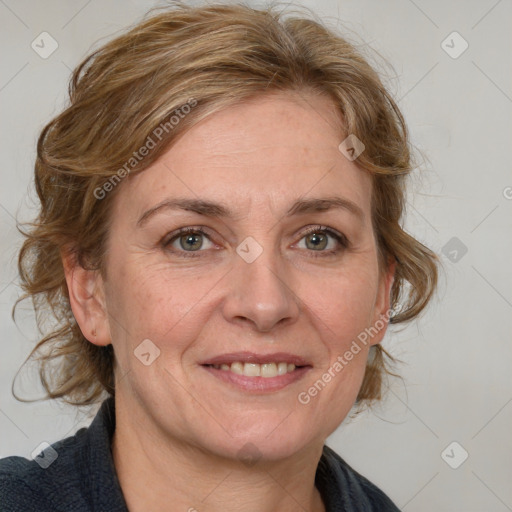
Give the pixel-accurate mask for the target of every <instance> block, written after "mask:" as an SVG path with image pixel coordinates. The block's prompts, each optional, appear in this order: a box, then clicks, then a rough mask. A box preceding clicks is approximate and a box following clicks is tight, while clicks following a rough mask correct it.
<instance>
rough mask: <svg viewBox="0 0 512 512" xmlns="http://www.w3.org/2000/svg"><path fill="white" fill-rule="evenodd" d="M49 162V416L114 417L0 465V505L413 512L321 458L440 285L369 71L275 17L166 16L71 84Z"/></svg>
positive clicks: (40, 223)
mask: <svg viewBox="0 0 512 512" xmlns="http://www.w3.org/2000/svg"><path fill="white" fill-rule="evenodd" d="M37 149H38V151H37V161H36V169H35V183H36V188H37V192H38V195H39V198H40V201H41V210H40V214H39V217H38V219H37V221H36V222H35V224H34V225H33V227H32V228H31V230H30V231H28V232H27V233H26V236H27V239H26V241H25V243H24V246H23V248H22V250H21V253H20V259H19V269H20V275H21V278H22V280H23V285H24V289H25V291H26V296H31V297H33V298H34V299H35V305H36V307H37V311H38V313H39V315H43V314H44V313H45V311H48V309H49V310H50V311H52V313H53V315H54V316H55V322H56V323H55V327H54V328H53V330H52V331H51V332H47V333H46V334H45V336H44V338H43V339H42V340H41V341H40V342H39V344H38V346H37V347H36V348H35V349H34V352H33V353H35V352H36V351H38V350H40V349H50V350H49V351H48V350H47V351H46V352H45V354H44V355H43V356H42V357H41V378H42V382H43V384H44V385H45V387H46V390H47V392H48V397H50V398H54V399H57V398H60V399H63V400H65V401H67V402H69V403H72V404H76V405H84V404H92V403H97V402H98V401H100V400H103V403H102V405H101V409H100V411H99V413H98V414H97V416H96V418H95V419H94V421H93V422H92V424H91V426H90V427H89V428H88V429H81V430H80V431H79V432H77V434H76V435H75V436H72V437H70V438H67V439H64V440H62V441H59V442H57V443H54V444H53V445H52V446H49V447H47V448H46V450H44V451H43V452H42V453H41V454H40V455H39V456H37V457H35V460H33V461H28V460H26V459H23V458H21V457H8V458H6V459H3V460H2V461H1V462H0V498H1V503H2V510H9V511H10V510H38V511H41V510H66V511H69V510H73V511H75V510H76V511H88V510H108V511H126V510H130V512H134V511H135V512H138V511H146V510H151V511H159V510H162V511H163V510H173V511H174V510H177V511H179V510H183V511H186V510H188V511H194V510H197V511H200V512H202V511H221V510H222V511H225V510H243V511H258V512H262V511H277V510H279V511H285V512H286V511H296V510H304V511H311V512H317V511H355V510H365V511H366V510H375V511H380V512H381V511H392V510H398V509H397V507H396V505H394V504H393V502H392V500H391V499H390V498H389V497H387V496H386V495H385V494H384V493H383V492H382V491H381V490H380V489H378V488H377V487H376V486H375V485H373V484H372V483H371V482H369V481H368V480H367V479H365V478H364V477H363V476H362V475H360V474H358V473H357V472H356V471H355V470H353V469H352V468H351V467H350V466H349V465H348V464H347V463H346V462H345V461H343V459H342V458H341V457H340V456H339V455H337V454H336V453H334V452H333V451H332V450H331V449H329V448H328V447H327V446H325V440H326V438H327V437H328V436H329V435H330V434H331V433H332V432H333V431H334V430H335V429H336V428H337V427H338V426H339V425H340V424H341V422H342V421H343V420H344V419H345V418H346V416H347V415H348V413H349V411H350V410H351V408H352V407H353V406H354V404H357V405H358V406H360V407H361V406H363V405H365V404H370V403H371V402H372V401H374V400H378V399H379V398H380V397H381V383H382V378H383V376H384V374H385V373H386V372H388V371H389V370H388V369H387V362H386V359H385V358H386V357H388V359H389V360H390V361H391V360H392V358H390V357H389V356H388V355H387V353H386V352H385V350H384V349H383V348H382V347H381V346H380V342H381V341H382V339H383V337H384V334H385V332H386V327H387V325H388V323H389V322H390V321H393V322H394V323H399V322H404V321H407V320H410V319H412V318H414V317H416V316H417V315H418V314H419V313H420V312H421V311H422V310H423V309H424V308H425V306H426V305H427V303H428V301H429V299H430V298H431V296H432V294H433V292H434V290H435V286H436V281H437V270H436V264H437V263H436V261H437V258H436V256H435V255H434V254H433V253H432V252H431V251H430V250H429V249H428V248H426V247H424V246H423V245H422V244H421V243H419V242H418V241H416V240H415V239H414V238H412V237H411V236H410V235H408V234H407V233H405V232H404V231H403V230H402V229H401V227H400V221H401V216H402V213H403V205H404V183H405V178H406V176H407V174H408V173H409V172H410V171H411V169H412V161H411V155H410V152H409V142H408V138H407V129H406V126H405V123H404V120H403V118H402V115H401V113H400V111H399V110H398V108H397V106H396V104H395V103H394V102H393V100H392V98H391V97H390V96H389V95H388V93H387V92H386V90H385V89H384V87H383V86H382V84H381V82H380V80H379V78H378V76H377V74H376V73H375V71H374V70H373V69H372V68H371V67H370V66H369V64H368V63H367V62H366V61H365V60H364V58H363V57H362V56H361V55H359V54H358V53H357V52H356V50H355V49H354V48H353V47H352V46H351V45H350V44H349V43H348V42H346V41H345V40H344V39H342V38H341V37H339V36H338V35H336V34H333V33H331V32H330V31H328V30H327V29H326V28H324V27H323V26H322V25H321V24H319V23H318V22H314V21H311V20H309V19H306V18H288V17H286V16H283V15H282V14H279V13H277V11H276V10H274V9H268V10H256V9H251V8H248V7H245V6H223V5H217V6H209V7H185V6H179V7H175V8H173V9H168V10H164V11H162V12H160V13H158V14H156V15H154V16H152V17H150V18H148V19H146V20H144V21H143V22H141V23H140V24H139V25H137V26H135V27H134V28H132V29H131V30H130V31H129V32H127V33H126V34H125V35H122V36H120V37H118V38H116V39H114V40H113V41H112V42H110V43H108V44H106V45H105V46H104V47H102V48H100V49H99V50H98V51H96V52H95V53H94V54H92V55H91V56H89V57H88V58H87V59H86V60H85V61H84V62H83V63H82V64H81V65H80V66H79V67H78V68H77V69H76V71H75V72H74V74H73V77H72V83H71V87H70V105H69V107H68V108H67V109H66V110H65V111H64V112H63V113H61V114H60V115H59V116H58V117H57V118H55V119H54V120H53V121H51V122H50V123H49V124H48V125H47V126H46V127H45V129H44V130H43V132H42V133H41V136H40V138H39V141H38V148H37ZM407 283H408V284H409V285H410V286H409V287H408V288H406V285H407ZM40 318H42V316H40ZM54 359H55V360H57V361H58V362H59V366H58V369H57V370H55V369H54V368H52V372H51V373H50V368H49V363H51V362H53V360H54Z"/></svg>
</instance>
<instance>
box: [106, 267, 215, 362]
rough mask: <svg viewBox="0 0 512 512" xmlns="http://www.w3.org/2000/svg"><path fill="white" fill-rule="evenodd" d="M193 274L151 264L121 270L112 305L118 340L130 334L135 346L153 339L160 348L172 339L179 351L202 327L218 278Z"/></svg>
mask: <svg viewBox="0 0 512 512" xmlns="http://www.w3.org/2000/svg"><path fill="white" fill-rule="evenodd" d="M191 274H193V273H185V274H184V273H182V272H169V269H168V267H167V266H163V265H151V264H149V265H145V266H139V265H132V266H128V265H127V266H125V268H124V270H122V271H121V270H120V271H119V272H118V273H117V275H116V276H115V278H114V279H113V280H112V281H113V282H115V283H116V284H115V286H113V287H112V289H111V292H110V297H112V299H113V300H111V301H110V305H111V307H110V308H109V309H110V310H111V312H112V317H114V322H113V329H114V331H115V332H117V334H118V335H120V336H118V339H120V338H121V337H122V338H126V337H128V338H130V343H131V344H132V345H137V344H138V343H140V341H142V340H143V339H150V340H151V341H153V342H154V343H155V344H156V345H157V346H158V347H159V348H160V349H164V348H165V347H166V346H167V345H169V340H172V347H173V351H175V352H180V349H181V348H182V347H181V346H183V347H185V346H186V345H187V343H189V342H190V340H191V339H194V337H195V335H196V334H197V332H198V331H199V330H200V328H201V325H202V323H203V322H202V321H201V319H200V318H199V317H200V316H204V315H205V314H206V313H205V311H204V309H205V308H204V306H205V304H207V294H208V291H209V290H211V289H212V287H214V286H215V283H216V282H217V281H218V277H219V276H216V278H215V279H214V278H213V277H212V274H210V275H209V276H208V275H205V274H204V273H203V274H202V275H201V277H199V276H194V275H191ZM120 331H121V332H120ZM113 338H114V336H113Z"/></svg>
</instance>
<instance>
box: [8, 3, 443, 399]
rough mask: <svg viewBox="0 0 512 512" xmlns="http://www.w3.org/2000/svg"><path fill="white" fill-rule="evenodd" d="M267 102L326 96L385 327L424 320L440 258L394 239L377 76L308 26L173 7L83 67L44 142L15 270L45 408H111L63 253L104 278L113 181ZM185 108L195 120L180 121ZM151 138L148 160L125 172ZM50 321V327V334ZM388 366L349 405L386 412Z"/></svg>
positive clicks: (396, 218)
mask: <svg viewBox="0 0 512 512" xmlns="http://www.w3.org/2000/svg"><path fill="white" fill-rule="evenodd" d="M270 91H299V92H304V91H311V92H313V93H319V94H324V95H328V96H329V97H330V98H331V99H332V100H333V102H334V103H335V105H336V108H337V109H338V111H339V114H340V116H341V118H342V119H343V122H344V125H345V128H346V132H347V134H353V135H355V136H356V137H357V138H358V139H359V140H360V141H362V142H363V143H364V146H365V150H364V152H363V153H362V154H361V155H360V156H359V157H358V159H357V163H358V164H359V166H360V167H362V168H363V169H366V170H367V171H368V172H369V173H370V174H371V175H372V179H373V191H372V208H373V212H372V214H373V226H374V230H375V234H376V239H377V244H378V248H379V254H380V257H379V263H381V264H383V265H384V266H386V265H387V262H388V261H389V260H390V259H393V260H395V261H396V272H395V280H394V283H393V286H392V289H391V296H390V300H391V304H392V305H393V306H395V307H398V305H400V311H399V312H397V313H396V314H395V315H393V316H392V317H391V319H390V322H391V323H392V324H397V323H400V322H405V321H408V320H411V319H413V318H415V317H417V316H418V315H419V314H420V312H421V311H422V310H423V309H424V308H425V306H426V305H427V303H428V302H429V300H430V299H431V296H432V294H433V293H434V290H435V287H436V284H437V256H436V255H435V254H434V253H433V252H432V251H431V250H430V249H428V248H427V247H425V246H424V245H423V244H421V243H420V242H419V241H418V240H416V239H414V238H413V237H412V236H410V235H409V234H407V233H406V232H405V231H404V230H403V229H402V228H401V226H400V221H401V217H402V215H403V213H404V207H405V196H404V194H405V178H406V177H407V175H408V174H409V173H410V171H411V170H412V169H413V168H414V166H413V158H412V152H411V151H410V143H409V140H408V131H407V127H406V124H405V122H404V119H403V117H402V114H401V113H400V110H399V108H398V106H397V105H396V103H395V102H394V100H393V98H392V97H391V95H390V94H389V93H388V92H387V91H386V89H385V87H384V86H383V84H382V83H381V80H380V78H379V76H378V74H377V72H376V71H375V70H374V69H373V68H372V67H371V66H370V64H369V63H368V62H367V60H366V59H365V58H364V57H363V56H362V55H361V54H360V53H359V52H358V51H357V50H356V48H355V47H354V45H352V44H350V43H349V42H348V41H347V40H345V39H343V38H342V37H340V36H339V35H337V34H336V33H334V31H332V30H330V29H328V28H327V27H325V26H324V25H323V24H322V23H320V22H318V21H316V20H313V19H308V18H306V17H291V16H290V17H289V16H286V15H283V14H282V13H280V12H278V11H277V9H276V8H275V7H267V8H265V9H261V10H258V9H253V8H250V7H247V6H243V5H211V6H202V7H190V6H185V5H182V4H181V3H179V2H177V3H175V5H174V6H173V7H172V8H166V9H165V10H163V11H162V12H158V13H157V14H153V13H152V15H151V16H149V17H147V18H146V19H144V20H143V21H142V22H140V23H139V24H137V25H136V26H134V27H133V28H131V29H130V30H128V31H127V32H126V33H124V34H122V35H120V36H118V37H116V38H115V39H113V40H112V41H110V42H108V43H107V44H105V45H104V46H102V47H101V48H99V49H98V50H96V51H94V52H93V53H92V54H91V55H89V56H88V57H87V58H85V59H84V60H83V62H82V63H81V64H80V65H79V66H78V67H77V68H76V69H75V71H74V72H73V75H72V78H71V80H70V85H69V99H70V102H69V106H68V107H67V108H66V109H65V110H64V111H63V112H62V113H61V114H60V115H58V116H57V117H56V118H55V119H53V120H52V121H50V122H49V123H48V124H47V125H46V126H45V128H44V129H43V130H42V132H41V134H40V136H39V139H38V143H37V158H36V162H35V186H36V190H37V194H38V196H39V200H40V203H41V205H40V210H39V214H38V217H37V219H36V220H35V221H34V222H33V223H31V224H30V228H29V229H27V230H26V231H24V232H23V234H24V235H25V237H26V238H25V240H24V243H23V246H22V248H21V251H20V253H19V262H18V267H19V274H20V277H21V284H22V288H23V291H24V294H23V295H22V296H21V297H20V298H19V299H18V301H17V303H16V305H17V304H18V303H19V301H21V300H23V299H25V298H28V297H31V298H32V300H33V305H34V308H35V311H36V318H37V322H38V325H39V326H40V331H41V334H42V335H43V338H42V339H41V340H40V341H39V342H38V344H37V345H36V346H35V347H34V349H33V350H32V352H31V353H30V355H29V356H28V357H27V361H28V360H29V359H30V358H32V357H33V356H35V355H36V354H38V353H39V352H43V349H45V350H44V353H41V354H40V355H39V357H38V362H39V375H40V379H41V382H42V384H43V386H44V388H45V390H46V392H47V396H46V397H45V398H53V399H55V398H60V399H62V400H64V401H65V402H67V403H70V404H74V405H87V404H92V403H95V402H97V401H98V400H99V399H101V398H103V397H102V395H104V394H105V392H106V393H107V394H112V395H113V394H115V388H114V363H115V356H114V352H113V348H112V345H108V346H106V347H102V346H96V345H94V344H92V343H90V342H89V341H88V340H87V339H86V338H85V337H84V336H83V334H82V332H81V331H80V328H79V327H78V325H77V323H76V321H75V319H74V317H73V314H72V311H71V308H70V304H69V296H68V289H67V285H66V281H65V276H64V269H63V264H62V259H61V249H63V248H66V250H69V251H71V252H72V253H73V254H74V255H75V257H76V260H77V262H78V263H79V264H80V265H82V266H84V267H88V268H93V269H99V270H100V271H102V272H103V271H104V268H103V251H104V247H105V241H106V239H107V236H108V233H109V218H110V214H111V205H112V200H113V198H114V197H115V194H116V193H117V192H118V190H119V188H120V187H119V186H116V185H117V183H118V181H119V180H120V179H121V178H124V177H125V176H126V175H127V174H129V173H135V172H141V171H143V170H144V169H145V168H147V167H148V166H150V165H151V164H152V163H153V162H155V161H156V160H157V159H158V158H159V156H161V155H162V153H163V152H165V151H166V150H167V149H168V148H169V146H170V144H171V143H172V142H173V141H175V140H176V138H177V137H179V136H180V135H182V134H184V133H186V131H187V129H188V128H190V127H191V126H192V125H193V124H195V123H197V122H198V121H200V120H201V119H204V118H205V117H206V116H209V115H211V114H212V113H214V112H216V111H219V110H221V109H224V108H226V107H229V106H230V105H235V104H237V103H239V102H241V101H243V100H244V99H248V98H250V97H253V96H256V95H261V94H265V93H266V92H270ZM185 105H189V106H190V107H191V108H189V109H188V111H187V114H186V115H180V114H179V113H180V112H181V113H183V112H184V111H185V110H186V109H185ZM192 107H193V108H192ZM172 116H179V117H180V120H179V122H178V123H173V122H171V118H172ZM158 127H160V131H159V132H158V133H159V134H160V136H159V137H156V136H155V130H156V129H157V128H158ZM163 127H167V130H165V129H163ZM148 137H151V139H152V140H153V142H154V144H153V146H152V148H151V150H150V151H149V152H147V154H146V156H144V158H140V159H138V158H134V154H135V153H137V152H138V151H139V150H140V148H141V147H143V146H145V145H147V144H148V140H149V139H148ZM137 154H139V153H137ZM127 163H129V164H128V165H127ZM123 169H124V171H123ZM108 183H110V185H107V184H108ZM106 191H108V193H104V192H106ZM16 305H15V307H14V309H15V308H16ZM48 318H51V319H52V321H53V324H52V327H51V328H50V329H47V330H46V333H45V332H44V329H43V323H44V321H45V320H47V319H48ZM394 361H395V360H394V359H393V358H392V357H391V356H390V354H388V353H387V351H386V350H385V349H384V348H382V347H381V346H380V344H379V345H376V346H375V349H374V350H372V352H371V357H369V358H368V362H367V367H366V372H365V376H364V380H363V383H362V386H361V389H360V391H359V394H358V397H357V403H363V402H365V403H371V402H372V401H374V400H378V399H380V398H381V388H382V381H383V376H384V375H385V374H386V373H388V374H392V372H391V371H390V369H389V368H390V364H392V363H393V362H394ZM25 362H26V361H25ZM53 362H57V363H58V364H57V365H54V366H53V367H52V365H51V363H53ZM13 394H14V389H13ZM14 395H15V394H14ZM15 396H16V395H15ZM16 398H18V397H16ZM18 400H20V398H18ZM21 400H22V401H25V400H23V399H21Z"/></svg>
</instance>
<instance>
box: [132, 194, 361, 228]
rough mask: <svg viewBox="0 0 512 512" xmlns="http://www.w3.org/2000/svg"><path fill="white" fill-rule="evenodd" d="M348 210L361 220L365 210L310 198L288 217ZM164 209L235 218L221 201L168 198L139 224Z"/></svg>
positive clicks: (343, 202) (295, 206)
mask: <svg viewBox="0 0 512 512" xmlns="http://www.w3.org/2000/svg"><path fill="white" fill-rule="evenodd" d="M333 209H338V210H346V211H348V212H349V213H351V214H353V215H354V216H356V217H358V218H359V219H360V220H361V221H362V220H364V217H365V215H364V212H363V210H362V209H361V207H359V206H358V205H357V204H356V203H354V202H353V201H350V200H349V199H345V198H342V197H325V198H309V199H299V200H297V201H296V202H295V203H294V204H293V205H292V206H291V207H290V208H289V209H288V211H287V212H286V216H287V217H291V216H292V215H303V214H306V213H318V212H326V211H328V210H333ZM162 210H185V211H189V212H194V213H197V214H199V215H204V216H207V217H219V218H234V217H235V215H234V214H233V212H232V211H231V210H230V209H229V208H228V207H227V206H225V205H223V204H221V203H215V202H212V201H205V200H203V199H188V198H176V199H167V200H165V201H162V202H161V203H158V204H157V205H155V206H153V207H152V208H150V209H149V210H147V211H146V212H144V214H143V215H142V216H141V217H140V219H139V220H138V221H137V226H138V227H141V226H142V225H144V224H145V223H146V222H147V221H148V220H149V219H150V218H151V217H153V215H155V214H156V213H158V212H161V211H162Z"/></svg>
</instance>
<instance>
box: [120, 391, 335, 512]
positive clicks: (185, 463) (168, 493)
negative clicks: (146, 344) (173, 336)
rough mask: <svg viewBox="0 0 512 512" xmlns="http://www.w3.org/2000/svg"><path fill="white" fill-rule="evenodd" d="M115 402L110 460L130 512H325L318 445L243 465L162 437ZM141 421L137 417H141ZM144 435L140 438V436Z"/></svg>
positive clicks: (320, 448)
mask: <svg viewBox="0 0 512 512" xmlns="http://www.w3.org/2000/svg"><path fill="white" fill-rule="evenodd" d="M123 403H124V402H123V401H122V400H120V401H119V402H118V400H117V397H116V430H115V432H114V436H113V439H112V455H113V459H114V465H115V468H116V472H117V476H118V479H119V482H120V485H121V488H122V490H123V495H124V498H125V500H126V503H127V506H128V509H129V511H130V512H139V511H140V512H142V511H145V510H152V511H154V512H164V511H167V510H169V506H171V505H172V510H183V511H188V512H202V511H203V510H206V509H207V510H208V511H209V512H221V511H222V512H224V511H225V510H229V509H234V508H236V509H238V510H243V511H244V512H278V511H279V512H292V511H293V512H296V511H297V510H301V511H304V512H324V511H325V507H324V504H323V502H322V498H321V496H320V493H319V492H318V490H317V488H316V487H315V474H316V468H317V465H318V461H319V459H320V457H321V454H322V447H323V444H322V443H317V446H314V447H313V448H311V447H309V448H307V449H305V450H303V451H301V452H300V453H298V454H294V455H293V456H292V457H289V458H287V459H286V460H278V461H275V460H272V461H268V460H263V459H260V460H258V461H257V462H255V463H254V464H247V465H245V464H243V463H241V462H240V461H238V460H237V461H234V460H232V459H228V458H220V457H218V456H216V455H215V454H211V453H209V452H206V451H204V450H201V449H200V448H198V447H196V446H192V445H190V444H187V443H184V442H181V441H180V440H176V439H171V438H169V437H168V436H167V437H164V436H163V435H162V434H161V433H159V432H158V431H157V430H156V429H155V427H154V426H151V425H148V424H147V422H144V421H139V422H138V423H136V424H134V417H135V415H134V414H133V413H131V412H130V410H131V409H128V408H125V407H123ZM141 417H142V416H141ZM140 432H144V435H140Z"/></svg>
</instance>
